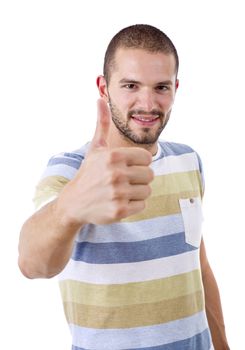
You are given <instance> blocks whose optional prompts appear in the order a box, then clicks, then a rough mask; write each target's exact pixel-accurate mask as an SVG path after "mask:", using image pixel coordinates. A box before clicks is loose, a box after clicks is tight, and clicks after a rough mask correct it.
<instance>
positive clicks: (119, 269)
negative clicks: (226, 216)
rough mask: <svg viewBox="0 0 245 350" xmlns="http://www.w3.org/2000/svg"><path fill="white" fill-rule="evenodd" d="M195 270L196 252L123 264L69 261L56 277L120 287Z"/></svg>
mask: <svg viewBox="0 0 245 350" xmlns="http://www.w3.org/2000/svg"><path fill="white" fill-rule="evenodd" d="M199 268H200V264H199V249H197V250H194V251H190V252H187V253H183V254H179V255H174V256H170V257H166V258H161V259H154V260H147V261H143V262H142V261H141V262H135V263H123V264H88V263H85V262H81V261H74V260H72V259H70V261H69V262H68V264H67V265H66V267H65V269H64V270H63V271H62V272H61V273H60V274H59V275H58V278H59V279H60V280H67V279H71V280H76V281H81V282H86V283H94V284H123V283H130V282H142V281H150V280H154V279H160V278H165V277H170V276H173V275H179V274H182V273H186V272H190V271H193V270H196V269H199Z"/></svg>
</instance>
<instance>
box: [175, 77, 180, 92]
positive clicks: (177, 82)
mask: <svg viewBox="0 0 245 350" xmlns="http://www.w3.org/2000/svg"><path fill="white" fill-rule="evenodd" d="M178 87H179V79H176V81H175V91H177V90H178Z"/></svg>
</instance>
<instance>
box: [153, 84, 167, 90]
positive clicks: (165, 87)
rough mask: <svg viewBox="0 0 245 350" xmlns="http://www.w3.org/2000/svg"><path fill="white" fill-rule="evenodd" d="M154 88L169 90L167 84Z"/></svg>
mask: <svg viewBox="0 0 245 350" xmlns="http://www.w3.org/2000/svg"><path fill="white" fill-rule="evenodd" d="M156 89H157V90H160V91H165V90H169V87H168V86H167V85H158V86H157V88H156Z"/></svg>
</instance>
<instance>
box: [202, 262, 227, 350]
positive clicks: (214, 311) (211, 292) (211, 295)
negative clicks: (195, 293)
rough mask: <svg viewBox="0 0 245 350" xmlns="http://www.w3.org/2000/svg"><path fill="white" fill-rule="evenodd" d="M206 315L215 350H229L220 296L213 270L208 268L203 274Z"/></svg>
mask: <svg viewBox="0 0 245 350" xmlns="http://www.w3.org/2000/svg"><path fill="white" fill-rule="evenodd" d="M202 278H203V285H204V291H205V305H206V313H207V318H208V323H209V328H210V331H211V335H212V340H213V345H214V349H215V350H228V349H229V346H228V342H227V339H226V334H225V324H224V318H223V313H222V307H221V301H220V294H219V290H218V286H217V283H216V280H215V278H214V275H213V272H212V269H211V268H210V267H209V266H208V267H206V270H205V272H204V273H203V276H202Z"/></svg>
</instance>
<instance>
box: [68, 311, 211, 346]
mask: <svg viewBox="0 0 245 350" xmlns="http://www.w3.org/2000/svg"><path fill="white" fill-rule="evenodd" d="M207 327H208V324H207V320H206V315H205V313H204V312H199V313H197V314H195V315H193V316H190V317H186V318H184V319H181V320H177V321H172V322H168V323H164V324H161V325H155V326H147V327H137V328H128V329H103V330H101V329H90V328H84V327H79V326H76V325H73V324H71V325H70V329H71V333H72V336H73V339H72V341H73V345H75V346H77V347H81V348H87V349H97V348H98V344H99V347H100V349H101V350H108V348H110V349H113V350H119V349H128V348H130V349H131V348H141V347H144V348H145V347H152V346H159V345H164V344H168V343H173V342H176V341H181V340H184V339H187V338H191V337H193V336H195V335H196V334H197V333H201V332H203V331H204V330H205V329H206V328H207Z"/></svg>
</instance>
